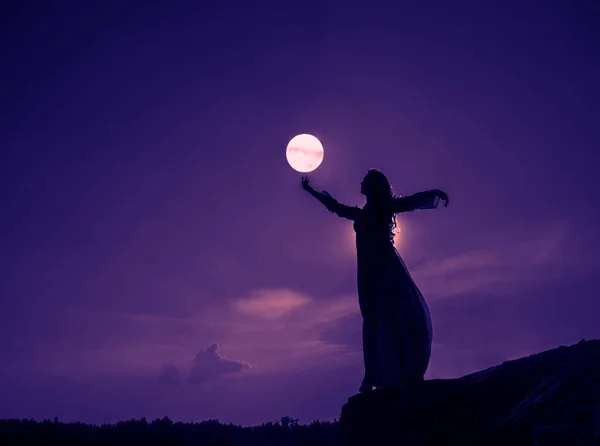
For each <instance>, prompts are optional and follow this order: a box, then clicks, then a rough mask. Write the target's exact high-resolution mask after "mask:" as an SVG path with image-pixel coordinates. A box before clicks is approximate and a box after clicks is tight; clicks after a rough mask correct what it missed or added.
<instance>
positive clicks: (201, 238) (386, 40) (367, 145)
mask: <svg viewBox="0 0 600 446" xmlns="http://www.w3.org/2000/svg"><path fill="white" fill-rule="evenodd" d="M12 3H13V4H15V5H17V6H14V7H13V9H12V10H8V9H6V8H7V6H6V5H4V4H3V6H2V8H5V10H3V11H0V17H1V19H0V20H1V21H2V26H0V42H1V43H0V63H1V66H2V68H1V69H0V85H1V90H0V95H1V96H0V111H1V112H2V113H1V115H0V116H1V119H0V203H1V206H2V208H1V218H0V247H1V249H0V272H1V273H0V340H1V342H0V364H1V367H0V418H7V417H33V418H45V417H54V416H58V417H60V418H61V419H64V420H79V421H84V422H105V421H110V422H113V421H117V420H119V419H129V418H139V417H142V416H145V417H148V418H154V417H161V416H169V417H171V418H173V419H178V420H202V419H206V418H219V419H221V420H223V421H228V422H229V421H231V422H234V423H241V424H251V423H260V422H264V421H269V420H274V419H278V418H280V417H281V416H283V415H290V416H294V417H299V418H300V419H301V421H302V422H308V421H311V420H313V419H315V418H319V419H331V418H333V417H337V416H339V410H340V408H341V405H342V404H343V402H344V401H345V400H346V398H348V397H349V396H351V395H352V394H354V393H355V392H356V391H357V389H358V386H359V384H360V380H361V378H362V359H361V352H360V315H359V314H358V304H357V300H356V295H355V253H354V246H353V232H352V227H351V224H350V222H348V221H344V220H341V219H338V218H336V217H334V216H333V215H331V214H329V213H328V212H327V211H326V210H325V209H324V208H323V207H322V206H321V205H320V204H319V203H318V202H317V201H316V200H314V199H313V198H312V197H310V196H309V195H308V194H306V193H304V192H303V191H302V189H301V187H300V177H301V174H299V173H297V172H295V171H293V170H292V169H291V168H290V167H289V166H288V165H287V162H286V158H285V147H286V145H287V143H288V141H289V140H290V139H291V138H292V137H293V136H294V135H296V134H298V133H311V134H314V135H316V136H317V137H319V139H320V140H321V141H322V143H323V145H324V147H325V158H324V161H323V164H322V165H321V167H319V169H318V170H317V171H316V172H314V173H312V174H311V179H312V181H313V184H314V186H315V187H316V188H317V189H326V190H327V191H329V192H330V193H331V194H332V195H334V196H335V197H336V198H338V199H339V200H340V201H342V202H345V203H348V204H362V203H363V197H362V196H361V195H360V194H359V183H360V180H361V179H362V176H363V175H364V173H365V172H366V170H367V169H368V168H371V167H379V168H381V169H383V170H384V172H385V173H386V174H387V175H388V176H389V178H390V180H391V181H392V183H393V185H394V187H395V191H396V192H397V193H399V194H403V195H407V194H410V193H414V192H418V191H420V190H424V189H432V188H440V189H443V190H444V191H446V192H447V193H448V194H449V196H450V199H451V204H450V206H449V207H448V208H443V207H440V208H439V209H436V210H429V211H417V212H414V213H412V214H405V215H403V216H401V217H400V219H399V226H400V228H401V232H400V234H399V235H398V239H397V245H398V248H399V250H400V252H401V254H402V255H403V257H404V259H405V262H406V263H407V265H408V267H409V269H410V270H411V272H412V274H413V276H414V277H415V279H416V281H417V283H418V284H419V286H420V288H421V289H422V291H423V293H424V295H425V297H426V299H427V300H428V302H429V305H430V308H431V312H432V318H433V323H434V347H433V353H432V355H433V356H432V361H431V365H430V368H429V371H428V374H427V377H429V378H435V377H456V376H460V375H461V374H465V373H468V372H472V371H475V370H478V369H481V368H484V367H487V366H491V365H494V364H496V363H499V362H502V361H504V360H507V359H511V358H516V357H520V356H523V355H527V354H530V353H532V352H535V351H539V350H541V349H547V348H552V347H555V346H558V345H561V344H569V343H574V342H577V341H578V340H580V339H581V338H594V337H595V338H597V337H600V328H599V327H600V324H598V321H597V316H598V314H600V300H599V296H600V284H599V283H598V280H597V278H596V277H595V272H596V271H597V269H598V266H599V264H600V261H599V260H598V257H597V256H598V254H597V253H598V252H599V251H600V230H599V229H598V228H600V210H599V209H598V207H597V205H596V203H595V201H596V198H597V194H598V190H599V189H600V180H599V177H598V173H597V171H598V161H600V155H599V154H598V151H599V150H600V125H599V122H600V83H598V79H600V62H599V58H598V53H597V48H598V47H600V37H599V34H598V29H600V26H599V25H598V23H599V17H600V7H599V6H598V4H597V2H593V1H588V2H583V1H576V0H574V1H562V2H524V1H516V0H515V1H502V2H500V1H498V2H481V1H471V2H466V1H463V2H446V1H439V2H425V1H423V2H401V3H404V4H405V5H404V6H396V7H395V9H390V8H389V5H390V4H391V3H392V2H386V3H387V4H388V5H387V6H386V7H384V6H383V3H382V5H381V6H380V5H378V3H377V2H373V1H368V2H366V1H365V2H349V1H343V2H341V1H340V2H337V3H336V2H327V1H314V2H311V1H303V2H291V3H290V2H282V1H272V2H247V1H244V2H242V1H231V2H200V1H169V2H158V1H157V2H150V1H144V2H133V1H119V2H116V1H103V2H82V1H75V0H71V1H67V0H63V1H59V2H45V1H37V2H31V1H24V0H23V1H20V2H12ZM398 3H400V2H398ZM408 3H411V5H410V6H406V5H407V4H408ZM417 3H418V6H416V4H417ZM449 3H452V4H453V7H450V6H448V4H449ZM534 3H536V4H538V5H540V6H537V7H534V6H532V5H533V4H534ZM92 4H93V5H95V6H92ZM484 4H485V6H483V5H484ZM251 5H252V6H251ZM527 5H530V6H527ZM541 5H543V6H541ZM8 8H10V7H8ZM215 343H218V344H219V346H218V349H215V348H214V347H213V348H211V345H213V344H215Z"/></svg>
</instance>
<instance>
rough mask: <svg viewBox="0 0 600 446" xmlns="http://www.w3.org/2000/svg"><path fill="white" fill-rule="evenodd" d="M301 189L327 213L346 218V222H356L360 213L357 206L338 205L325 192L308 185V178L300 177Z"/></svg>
mask: <svg viewBox="0 0 600 446" xmlns="http://www.w3.org/2000/svg"><path fill="white" fill-rule="evenodd" d="M302 187H303V188H304V190H305V191H307V192H308V193H309V194H311V195H312V196H313V197H315V198H316V199H317V200H319V201H320V202H321V203H323V205H324V206H325V207H326V208H327V210H329V212H333V213H335V214H337V215H338V216H339V217H342V218H347V219H348V220H356V219H357V217H358V214H359V213H360V211H361V209H360V208H359V207H357V206H346V205H345V204H341V203H338V201H337V200H336V199H335V198H333V197H332V196H331V195H329V193H328V192H326V191H323V192H319V191H316V190H315V189H313V187H312V186H311V185H310V181H309V179H308V177H302Z"/></svg>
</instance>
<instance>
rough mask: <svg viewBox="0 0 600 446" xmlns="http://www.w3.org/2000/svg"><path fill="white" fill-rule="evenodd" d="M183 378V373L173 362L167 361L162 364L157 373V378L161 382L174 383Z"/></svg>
mask: <svg viewBox="0 0 600 446" xmlns="http://www.w3.org/2000/svg"><path fill="white" fill-rule="evenodd" d="M182 378H183V374H182V373H181V372H180V371H179V369H178V368H177V367H175V366H174V365H173V364H171V363H168V364H164V365H163V366H162V367H161V368H160V373H159V375H158V380H159V381H160V382H162V383H165V384H169V385H176V384H179V383H180V382H181V380H182Z"/></svg>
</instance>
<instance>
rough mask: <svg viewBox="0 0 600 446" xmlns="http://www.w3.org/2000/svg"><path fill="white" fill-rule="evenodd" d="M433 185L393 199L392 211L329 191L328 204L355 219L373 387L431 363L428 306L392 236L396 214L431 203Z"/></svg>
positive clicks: (418, 376)
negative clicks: (349, 201)
mask: <svg viewBox="0 0 600 446" xmlns="http://www.w3.org/2000/svg"><path fill="white" fill-rule="evenodd" d="M438 203H439V196H438V195H437V193H436V192H435V191H425V192H419V193H416V194H413V195H409V196H405V197H397V198H394V199H393V202H392V206H391V208H390V209H389V212H387V213H383V214H382V212H377V211H375V210H374V209H373V208H370V207H369V204H367V205H365V206H364V207H363V208H360V207H356V206H355V207H351V206H346V205H343V204H340V203H338V202H337V201H336V200H335V199H333V197H331V196H330V195H328V197H327V200H326V201H325V205H326V206H327V208H328V209H329V210H330V211H331V212H334V213H336V214H337V215H338V216H340V217H343V218H347V219H350V220H353V221H354V231H355V233H356V253H357V285H358V300H359V305H360V311H361V314H362V317H363V330H362V338H363V354H364V365H365V382H368V383H369V384H371V385H373V386H375V387H386V386H393V385H397V384H402V383H411V382H418V381H422V380H423V376H424V375H425V372H426V371H427V367H428V365H429V358H430V355H431V341H432V335H433V329H432V324H431V316H430V313H429V308H428V306H427V303H426V302H425V299H424V298H423V295H422V294H421V292H420V291H419V288H418V287H417V285H416V284H415V281H414V280H413V278H412V277H411V275H410V273H409V271H408V269H407V268H406V265H405V264H404V262H403V261H402V258H401V257H400V254H399V253H398V251H397V250H396V248H395V246H394V243H393V240H392V239H391V238H390V232H389V222H390V219H391V217H392V214H396V213H402V212H408V211H413V210H416V209H433V208H435V207H437V205H438Z"/></svg>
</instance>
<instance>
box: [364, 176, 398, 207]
mask: <svg viewBox="0 0 600 446" xmlns="http://www.w3.org/2000/svg"><path fill="white" fill-rule="evenodd" d="M360 193H361V194H363V195H364V196H365V197H367V200H374V201H382V200H387V199H389V198H391V197H392V187H391V186H390V182H389V181H388V179H387V177H386V176H385V175H384V174H383V172H381V171H379V170H377V169H370V170H369V171H368V172H367V174H366V175H365V178H364V179H363V180H362V182H361V183H360Z"/></svg>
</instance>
